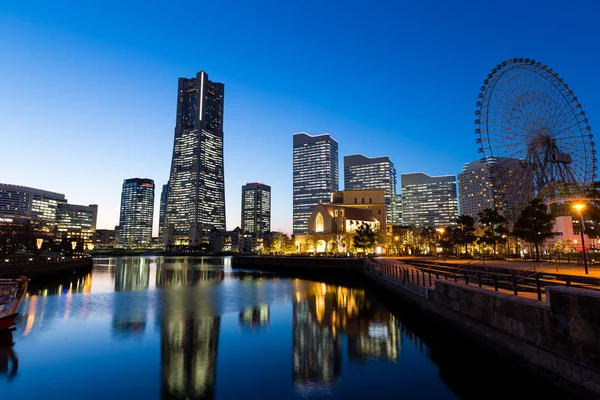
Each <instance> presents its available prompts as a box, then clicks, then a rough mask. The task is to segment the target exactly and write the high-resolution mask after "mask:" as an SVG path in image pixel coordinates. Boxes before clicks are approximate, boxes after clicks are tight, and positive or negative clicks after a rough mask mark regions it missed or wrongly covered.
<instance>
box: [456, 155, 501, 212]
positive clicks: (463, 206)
mask: <svg viewBox="0 0 600 400" xmlns="http://www.w3.org/2000/svg"><path fill="white" fill-rule="evenodd" d="M458 203H459V206H460V214H461V215H470V216H471V217H473V218H475V219H477V216H478V215H479V213H480V212H481V211H483V210H484V209H486V208H497V209H500V208H501V201H500V198H499V196H498V194H497V191H496V189H495V187H494V184H493V183H492V176H491V174H490V171H489V168H488V166H487V163H486V162H485V159H481V160H476V161H471V162H469V163H465V165H464V167H463V169H462V171H461V173H460V174H458Z"/></svg>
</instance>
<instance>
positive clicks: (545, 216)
mask: <svg viewBox="0 0 600 400" xmlns="http://www.w3.org/2000/svg"><path fill="white" fill-rule="evenodd" d="M553 229H554V216H553V215H552V214H549V213H548V211H547V207H546V205H545V204H544V203H543V202H542V200H540V199H533V200H531V201H530V202H529V204H528V205H527V206H526V207H525V208H524V209H523V210H522V211H521V214H520V215H519V217H518V218H517V220H516V222H515V229H514V233H515V235H516V236H517V237H519V238H521V239H523V240H525V241H526V242H529V243H531V244H534V245H535V255H536V260H539V259H540V245H541V244H542V243H544V241H545V240H546V239H548V238H551V237H552V236H554V235H555V233H554V232H553V231H552V230H553Z"/></svg>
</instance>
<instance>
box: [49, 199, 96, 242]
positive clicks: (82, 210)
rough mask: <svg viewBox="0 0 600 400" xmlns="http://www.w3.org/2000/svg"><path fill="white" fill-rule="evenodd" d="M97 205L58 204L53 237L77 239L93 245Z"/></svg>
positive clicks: (65, 239)
mask: <svg viewBox="0 0 600 400" xmlns="http://www.w3.org/2000/svg"><path fill="white" fill-rule="evenodd" d="M97 217H98V205H96V204H90V205H89V206H82V205H77V204H67V203H63V204H59V206H58V212H57V225H56V235H55V238H56V240H58V241H78V240H81V241H83V243H84V244H85V245H90V244H91V245H93V243H94V241H95V240H96V239H95V237H96V219H97Z"/></svg>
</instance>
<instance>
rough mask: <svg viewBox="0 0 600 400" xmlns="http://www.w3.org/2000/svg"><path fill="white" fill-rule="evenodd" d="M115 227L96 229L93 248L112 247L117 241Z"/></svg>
mask: <svg viewBox="0 0 600 400" xmlns="http://www.w3.org/2000/svg"><path fill="white" fill-rule="evenodd" d="M117 232H118V230H117V229H96V239H95V241H94V248H96V249H112V248H113V247H115V245H116V243H117Z"/></svg>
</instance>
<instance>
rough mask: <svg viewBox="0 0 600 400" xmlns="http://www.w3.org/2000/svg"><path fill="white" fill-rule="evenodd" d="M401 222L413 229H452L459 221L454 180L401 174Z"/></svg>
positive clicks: (453, 178) (424, 175) (442, 177)
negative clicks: (448, 227)
mask: <svg viewBox="0 0 600 400" xmlns="http://www.w3.org/2000/svg"><path fill="white" fill-rule="evenodd" d="M400 179H401V182H402V220H403V224H404V225H409V226H413V227H415V228H423V227H434V228H436V227H441V226H455V225H456V219H457V218H458V200H457V192H456V176H454V175H447V176H429V175H427V174H424V173H421V172H417V173H412V174H402V175H401V178H400Z"/></svg>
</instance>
